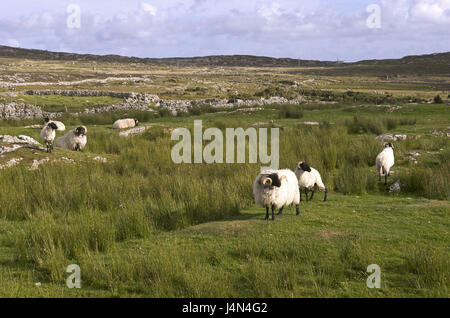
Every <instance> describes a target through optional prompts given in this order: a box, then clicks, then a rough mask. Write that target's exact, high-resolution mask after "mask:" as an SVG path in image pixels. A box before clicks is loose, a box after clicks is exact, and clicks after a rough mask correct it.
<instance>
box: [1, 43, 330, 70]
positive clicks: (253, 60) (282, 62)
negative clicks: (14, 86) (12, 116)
mask: <svg viewBox="0 0 450 318" xmlns="http://www.w3.org/2000/svg"><path fill="white" fill-rule="evenodd" d="M0 57H9V58H25V59H34V60H62V61H96V62H112V63H145V64H155V65H168V66H175V65H178V66H250V67H251V66H255V67H296V66H331V65H336V64H337V63H336V62H322V61H310V60H298V59H291V58H272V57H265V56H252V55H214V56H204V57H185V58H182V57H173V58H139V57H127V56H120V55H93V54H76V53H65V52H50V51H44V50H33V49H22V48H15V47H9V46H0Z"/></svg>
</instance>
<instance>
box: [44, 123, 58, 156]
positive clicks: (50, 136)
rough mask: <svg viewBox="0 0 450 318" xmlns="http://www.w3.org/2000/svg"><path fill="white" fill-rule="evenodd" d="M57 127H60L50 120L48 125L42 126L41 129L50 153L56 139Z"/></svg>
mask: <svg viewBox="0 0 450 318" xmlns="http://www.w3.org/2000/svg"><path fill="white" fill-rule="evenodd" d="M57 129H58V127H57V126H56V124H55V123H52V122H50V123H48V124H47V125H45V126H44V128H42V130H41V135H40V136H41V138H42V140H44V142H45V145H46V146H47V152H48V153H51V152H52V150H53V141H54V140H55V137H56V130H57Z"/></svg>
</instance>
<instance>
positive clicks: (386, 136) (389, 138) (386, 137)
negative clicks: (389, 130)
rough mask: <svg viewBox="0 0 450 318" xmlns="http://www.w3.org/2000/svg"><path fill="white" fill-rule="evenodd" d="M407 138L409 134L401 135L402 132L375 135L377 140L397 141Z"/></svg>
mask: <svg viewBox="0 0 450 318" xmlns="http://www.w3.org/2000/svg"><path fill="white" fill-rule="evenodd" d="M406 138H407V135H400V134H396V135H393V134H383V135H379V136H377V137H375V139H377V140H383V141H397V140H405V139H406Z"/></svg>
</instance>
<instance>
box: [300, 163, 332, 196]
mask: <svg viewBox="0 0 450 318" xmlns="http://www.w3.org/2000/svg"><path fill="white" fill-rule="evenodd" d="M295 175H296V176H297V178H298V185H299V190H300V201H301V200H302V189H304V190H305V196H306V202H308V190H311V191H312V193H311V197H310V198H309V201H311V200H312V198H313V197H314V192H315V187H316V186H317V187H318V188H319V190H322V191H324V193H325V195H324V199H323V201H324V202H325V201H326V200H327V194H328V190H327V188H326V187H325V185H324V183H323V182H322V177H321V176H320V173H319V171H317V170H316V169H314V168H311V167H310V166H309V164H308V163H307V162H304V161H300V162H299V163H298V164H297V167H296V168H295Z"/></svg>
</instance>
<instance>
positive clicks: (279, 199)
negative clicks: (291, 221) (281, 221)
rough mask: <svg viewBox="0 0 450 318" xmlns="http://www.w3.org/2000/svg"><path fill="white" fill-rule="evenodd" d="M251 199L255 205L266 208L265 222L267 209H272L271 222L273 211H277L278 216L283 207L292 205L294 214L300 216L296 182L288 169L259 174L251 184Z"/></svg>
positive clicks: (267, 213) (267, 214)
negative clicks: (294, 209) (252, 198)
mask: <svg viewBox="0 0 450 318" xmlns="http://www.w3.org/2000/svg"><path fill="white" fill-rule="evenodd" d="M253 197H254V199H255V204H257V205H260V206H262V207H264V208H266V218H265V219H266V220H268V219H269V208H271V209H272V220H274V219H275V209H279V211H278V214H281V213H283V208H284V207H285V206H289V205H293V204H294V205H295V207H296V214H297V215H299V214H300V211H299V203H300V193H299V189H298V181H297V177H296V176H295V174H294V172H292V171H291V170H289V169H284V170H266V171H263V172H261V173H260V174H259V175H258V176H257V177H256V179H255V181H254V182H253Z"/></svg>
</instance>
